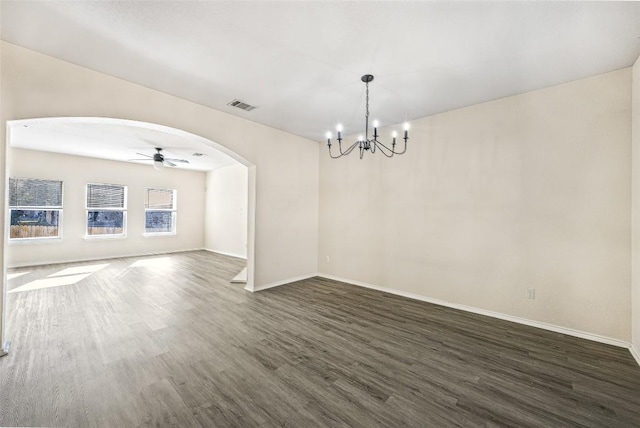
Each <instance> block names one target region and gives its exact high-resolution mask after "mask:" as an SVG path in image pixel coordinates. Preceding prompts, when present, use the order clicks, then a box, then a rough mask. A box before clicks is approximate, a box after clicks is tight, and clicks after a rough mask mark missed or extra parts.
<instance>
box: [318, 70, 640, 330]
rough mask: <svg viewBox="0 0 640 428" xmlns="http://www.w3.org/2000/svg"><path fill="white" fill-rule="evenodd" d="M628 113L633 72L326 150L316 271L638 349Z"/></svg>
mask: <svg viewBox="0 0 640 428" xmlns="http://www.w3.org/2000/svg"><path fill="white" fill-rule="evenodd" d="M478 83H479V84H481V82H478ZM425 96H427V95H425ZM630 109H631V70H630V69H624V70H620V71H616V72H612V73H608V74H604V75H599V76H596V77H592V78H588V79H584V80H579V81H575V82H571V83H567V84H563V85H559V86H555V87H550V88H546V89H543V90H539V91H535V92H530V93H526V94H522V95H518V96H514V97H509V98H505V99H500V100H497V101H493V102H488V103H484V104H480V105H476V106H472V107H468V108H464V109H460V110H455V111H451V112H447V113H443V114H439V115H435V116H431V117H426V118H423V119H420V120H416V121H413V122H412V124H411V125H412V129H411V134H410V137H411V140H410V141H409V143H410V146H409V149H408V152H407V154H405V155H404V156H401V157H397V158H393V159H387V158H384V157H382V156H380V155H378V154H376V155H368V156H367V155H365V158H364V159H362V160H359V159H358V157H357V156H355V155H354V156H351V157H348V158H342V159H339V160H333V159H329V157H328V155H327V154H326V147H321V149H320V153H321V155H320V219H319V237H320V238H319V252H318V266H319V270H320V272H321V273H323V274H326V275H330V276H333V277H337V278H344V279H348V280H352V281H359V282H362V283H367V284H371V285H375V286H379V287H386V288H390V289H393V290H396V291H398V292H403V293H406V294H414V295H419V296H425V297H428V298H432V299H439V300H442V301H446V302H451V303H455V304H459V305H466V306H470V307H473V308H478V309H483V310H487V311H493V312H497V313H501V314H506V315H510V316H515V317H521V318H525V319H527V320H533V321H538V322H543V323H548V324H552V325H556V326H561V327H565V328H570V329H574V330H578V331H582V332H587V333H590V334H595V335H601V336H605V337H608V338H612V339H616V340H621V341H626V342H629V341H630V339H631V331H630V330H631V329H630V325H631V318H630V317H631V315H630V305H629V300H630V291H631V290H630V283H631V278H630V276H631V266H630V257H629V254H630V253H629V249H630V246H631V242H630V233H631V224H630V210H631V206H630V200H631V197H630V194H631V193H630V192H631V189H630V183H631V162H630V160H629V159H630V157H631V135H630V120H631V117H630ZM381 135H388V132H387V131H386V130H385V131H384V132H381ZM347 141H348V140H347ZM325 256H329V257H330V262H329V263H326V262H325ZM527 287H534V288H535V289H536V299H535V300H529V299H527V298H526V295H527V293H526V289H527Z"/></svg>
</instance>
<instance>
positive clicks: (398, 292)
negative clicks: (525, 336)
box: [318, 273, 640, 364]
mask: <svg viewBox="0 0 640 428" xmlns="http://www.w3.org/2000/svg"><path fill="white" fill-rule="evenodd" d="M318 276H319V277H322V278H327V279H332V280H335V281H340V282H346V283H347V284H352V285H357V286H359V287H365V288H370V289H372V290H377V291H383V292H385V293H389V294H395V295H397V296H402V297H408V298H409V299H414V300H421V301H423V302H428V303H433V304H436V305H440V306H446V307H448V308H453V309H459V310H461V311H465V312H472V313H475V314H479V315H486V316H489V317H492V318H498V319H501V320H505V321H511V322H515V323H518V324H524V325H528V326H531V327H537V328H541V329H544V330H549V331H553V332H556V333H561V334H566V335H568V336H574V337H579V338H582V339H587V340H593V341H595V342H600V343H606V344H607V345H613V346H619V347H621V348H627V349H631V344H630V343H629V342H625V341H623V340H618V339H613V338H610V337H606V336H600V335H598V334H593V333H587V332H584V331H580V330H574V329H572V328H567V327H561V326H558V325H554V324H547V323H544V322H540V321H533V320H530V319H526V318H520V317H516V316H513V315H507V314H503V313H500V312H493V311H488V310H486V309H479V308H474V307H472V306H466V305H460V304H457V303H451V302H447V301H445V300H439V299H433V298H430V297H426V296H422V295H419V294H414V293H409V292H406V291H401V290H394V289H392V288H386V287H380V286H378V285H373V284H367V283H365V282H361V281H354V280H350V279H346V278H340V277H337V276H333V275H326V274H323V273H319V274H318ZM632 353H633V351H632ZM634 357H635V358H636V360H637V361H638V364H640V359H638V357H637V354H636V355H634Z"/></svg>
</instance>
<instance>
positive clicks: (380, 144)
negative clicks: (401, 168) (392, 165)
mask: <svg viewBox="0 0 640 428" xmlns="http://www.w3.org/2000/svg"><path fill="white" fill-rule="evenodd" d="M378 145H379V146H380V153H382V154H383V155H385V156H386V157H388V158H391V157H393V155H394V154H395V152H394V151H393V150H392V149H390V148H389V147H387V146H385V145H384V144H382V143H381V142H380V141H378V142H377V143H376V146H378ZM385 150H386V152H385Z"/></svg>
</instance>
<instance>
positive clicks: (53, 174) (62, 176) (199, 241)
mask: <svg viewBox="0 0 640 428" xmlns="http://www.w3.org/2000/svg"><path fill="white" fill-rule="evenodd" d="M8 159H9V162H8V174H9V176H10V177H24V178H40V179H51V180H62V181H63V182H64V195H63V197H64V200H63V216H62V232H63V237H62V239H61V240H51V241H49V240H47V241H46V242H45V243H43V241H38V242H33V241H32V242H29V243H26V242H18V243H16V242H14V243H11V244H10V246H9V254H8V265H9V266H24V265H33V264H43V263H53V262H66V261H72V260H85V259H96V258H104V257H120V256H130V255H139V254H150V253H158V252H170V251H181V250H193V249H200V248H202V246H203V244H204V239H203V230H204V207H205V201H204V200H205V198H204V194H205V192H204V186H205V173H204V172H197V171H188V170H179V169H170V168H165V169H163V170H162V171H156V170H155V169H154V168H152V167H151V166H146V165H139V164H133V163H124V162H114V161H108V160H102V159H94V158H87V157H79V156H68V155H62V154H56V153H46V152H39V151H34V150H23V149H17V148H11V149H10V151H9V153H8ZM87 183H108V184H123V185H126V186H127V192H128V195H127V236H126V239H85V231H86V214H85V201H86V192H85V186H86V184H87ZM147 187H155V188H167V189H175V190H177V199H176V200H177V211H178V214H177V227H176V230H177V234H176V235H172V236H162V237H159V236H158V237H144V236H143V234H144V192H145V189H146V188H147Z"/></svg>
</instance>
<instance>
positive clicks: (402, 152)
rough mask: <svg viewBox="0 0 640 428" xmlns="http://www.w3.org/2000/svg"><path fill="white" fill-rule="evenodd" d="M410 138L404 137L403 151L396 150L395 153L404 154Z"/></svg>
mask: <svg viewBox="0 0 640 428" xmlns="http://www.w3.org/2000/svg"><path fill="white" fill-rule="evenodd" d="M408 139H409V138H405V139H404V149H402V151H401V152H396V151H394V153H395V154H397V155H402V154H404V152H406V151H407V140H408Z"/></svg>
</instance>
